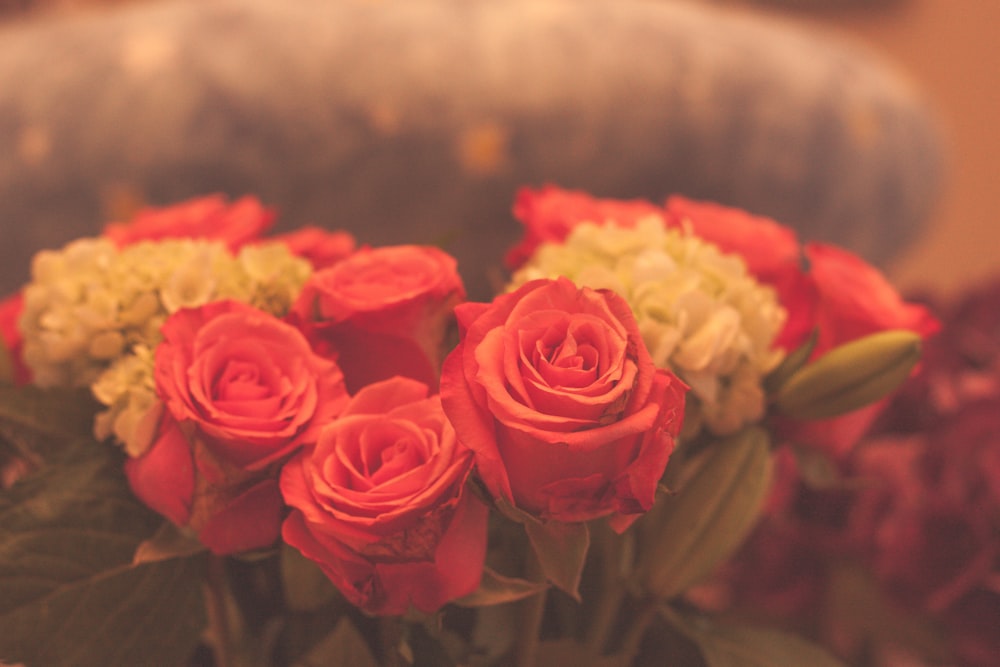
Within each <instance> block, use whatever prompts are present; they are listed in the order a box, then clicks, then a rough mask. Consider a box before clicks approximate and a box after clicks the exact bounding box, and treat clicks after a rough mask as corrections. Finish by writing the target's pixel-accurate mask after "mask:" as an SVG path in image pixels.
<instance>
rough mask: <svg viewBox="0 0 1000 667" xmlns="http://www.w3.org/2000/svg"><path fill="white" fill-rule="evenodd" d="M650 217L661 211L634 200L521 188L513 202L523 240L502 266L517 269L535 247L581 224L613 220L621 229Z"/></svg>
mask: <svg viewBox="0 0 1000 667" xmlns="http://www.w3.org/2000/svg"><path fill="white" fill-rule="evenodd" d="M650 215H655V216H659V217H663V209H660V208H658V207H656V206H654V205H653V204H650V203H649V202H645V201H642V200H638V199H636V200H630V201H622V200H618V199H597V198H595V197H591V196H590V195H588V194H586V193H584V192H579V191H573V190H563V189H561V188H557V187H555V186H553V185H547V186H545V187H543V188H541V189H538V190H532V189H531V188H521V189H520V190H518V191H517V198H516V200H515V201H514V217H515V218H517V219H518V220H520V221H521V224H523V225H524V238H523V239H521V242H520V243H519V244H517V246H515V247H514V248H511V249H510V250H509V251H508V252H507V256H506V257H505V258H504V263H505V264H506V265H507V266H508V267H509V268H511V269H516V268H518V267H520V266H521V265H522V264H524V263H525V262H526V261H528V259H529V258H530V257H531V256H532V255H533V254H534V253H535V250H536V249H537V248H538V246H539V245H541V244H542V243H546V242H555V243H561V242H562V241H565V240H566V237H567V236H569V233H570V231H571V230H572V229H573V227H575V226H576V225H578V224H579V223H581V222H594V223H597V224H601V223H604V222H606V221H608V220H614V221H615V223H616V224H618V225H621V226H623V227H632V226H634V225H635V223H636V222H638V221H639V220H641V219H642V218H645V217H648V216H650Z"/></svg>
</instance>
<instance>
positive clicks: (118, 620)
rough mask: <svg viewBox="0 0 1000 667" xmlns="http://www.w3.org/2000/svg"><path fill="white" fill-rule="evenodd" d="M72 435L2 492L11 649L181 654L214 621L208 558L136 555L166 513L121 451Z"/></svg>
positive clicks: (0, 554) (119, 660)
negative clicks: (207, 595)
mask: <svg viewBox="0 0 1000 667" xmlns="http://www.w3.org/2000/svg"><path fill="white" fill-rule="evenodd" d="M56 428H57V427H53V428H52V429H51V430H50V432H52V431H54V430H55V429H56ZM26 432H27V433H29V435H31V436H37V435H38V434H37V433H36V432H33V431H31V430H30V429H29V430H28V431H26ZM53 442H55V441H53ZM50 444H52V443H50ZM61 445H62V446H61V448H60V449H55V448H53V449H52V450H51V451H50V452H49V457H48V461H47V463H46V465H44V466H43V467H42V468H41V469H40V470H39V471H38V472H35V473H33V474H31V475H28V476H27V477H24V478H23V479H21V480H20V481H19V482H18V483H16V484H15V485H14V486H12V487H11V488H10V489H8V490H6V491H3V492H0V535H3V536H4V539H3V540H2V541H0V591H2V594H0V656H3V658H4V659H5V660H7V661H13V662H24V663H26V664H29V665H52V666H54V667H60V666H63V665H80V666H84V665H112V664H122V665H125V664H129V665H131V664H136V665H138V664H141V665H160V664H162V665H176V664H179V663H180V662H181V661H183V660H184V659H185V658H186V657H187V656H188V655H189V654H190V653H191V651H192V649H193V648H194V646H195V645H196V644H197V642H198V639H199V636H200V633H201V631H202V629H203V628H204V615H203V604H202V591H201V581H202V578H203V577H202V568H203V559H201V558H170V559H164V560H159V561H156V562H148V563H144V564H141V565H135V566H134V565H132V559H133V556H134V554H135V552H136V549H137V547H138V546H139V544H140V543H141V542H142V541H143V540H145V539H147V538H149V537H150V536H151V535H152V534H153V533H154V531H155V530H156V528H157V526H158V525H160V523H161V521H162V519H160V517H158V516H157V515H155V514H154V513H152V512H150V511H149V510H148V509H146V508H145V507H144V506H142V505H141V504H140V503H139V502H138V501H137V500H136V499H135V498H134V497H133V496H132V494H131V492H130V491H129V488H128V484H127V482H126V481H125V478H124V475H123V474H122V471H121V465H122V456H121V454H120V453H118V452H117V451H115V450H114V449H112V448H110V447H108V446H106V445H103V444H101V443H98V442H95V441H94V440H92V439H81V438H76V439H63V440H62V441H61Z"/></svg>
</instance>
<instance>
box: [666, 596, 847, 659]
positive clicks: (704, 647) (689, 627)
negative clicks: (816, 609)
mask: <svg viewBox="0 0 1000 667" xmlns="http://www.w3.org/2000/svg"><path fill="white" fill-rule="evenodd" d="M663 615H664V617H665V618H666V619H667V621H668V622H669V623H670V624H671V625H672V626H673V627H675V628H676V629H677V630H679V631H680V632H681V633H682V634H684V635H685V636H687V637H688V638H690V639H691V640H692V641H693V642H694V643H695V644H697V646H698V648H699V650H700V651H701V654H702V658H703V659H704V660H705V664H706V665H707V666H708V667H785V666H786V665H808V666H809V667H846V666H845V665H844V663H842V662H841V661H840V660H838V659H836V658H834V657H833V656H832V655H830V654H829V653H828V652H827V651H826V650H825V649H823V648H822V647H820V646H818V645H817V644H813V643H812V642H809V641H806V640H805V639H802V638H801V637H797V636H795V635H792V634H788V633H785V632H780V631H778V630H772V629H770V628H763V627H756V626H751V625H738V624H735V623H720V622H715V621H712V620H711V619H709V618H707V617H703V616H693V615H692V616H682V615H680V614H677V613H674V612H671V611H667V610H664V613H663Z"/></svg>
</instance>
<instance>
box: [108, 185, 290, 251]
mask: <svg viewBox="0 0 1000 667" xmlns="http://www.w3.org/2000/svg"><path fill="white" fill-rule="evenodd" d="M274 219H275V213H274V212H273V211H271V210H269V209H266V208H264V207H263V206H261V204H260V202H258V201H257V200H256V199H254V198H253V197H242V198H240V199H238V200H236V201H235V202H233V203H232V204H229V203H227V202H226V199H225V197H223V196H222V195H213V196H209V197H200V198H198V199H190V200H188V201H185V202H182V203H180V204H174V205H173V206H166V207H163V208H147V209H144V210H142V211H139V213H138V214H137V215H136V216H135V218H133V219H132V220H131V221H129V222H113V223H110V224H108V225H106V226H105V227H104V236H106V237H108V238H109V239H111V240H112V241H114V242H115V244H117V245H118V246H119V247H124V246H127V245H130V244H132V243H137V242H139V241H160V240H162V239H168V238H192V239H212V240H217V241H224V242H225V243H226V245H227V246H229V248H230V250H236V249H238V248H239V247H240V246H242V245H244V244H246V243H249V242H250V241H254V240H256V239H257V238H258V237H259V236H260V235H261V234H263V233H264V231H266V230H267V229H268V228H269V227H270V226H271V225H272V224H273V222H274Z"/></svg>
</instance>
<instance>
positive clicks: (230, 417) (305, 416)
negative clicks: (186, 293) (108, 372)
mask: <svg viewBox="0 0 1000 667" xmlns="http://www.w3.org/2000/svg"><path fill="white" fill-rule="evenodd" d="M162 332H163V339H164V340H163V342H162V343H161V344H160V345H159V346H158V347H157V350H156V362H155V370H154V377H155V380H156V391H157V394H158V396H159V398H160V399H161V400H162V401H163V403H164V405H165V412H166V414H165V415H164V417H163V420H162V421H161V423H160V425H159V428H158V431H157V433H156V436H155V438H154V441H153V444H152V445H151V447H150V450H149V451H148V452H147V453H146V454H144V455H143V456H141V457H139V458H136V459H131V460H129V461H128V462H127V463H126V472H127V474H128V477H129V480H130V482H131V485H132V488H133V490H134V491H135V492H136V494H137V495H138V496H139V497H140V498H141V499H142V500H144V501H145V502H146V503H147V504H149V505H150V506H151V507H153V508H154V509H156V510H157V511H160V512H161V513H162V514H164V515H165V516H167V517H168V518H170V519H171V520H172V521H174V522H175V523H177V524H179V525H183V526H190V527H191V528H192V529H193V530H194V531H195V532H197V533H198V535H199V537H200V538H201V540H202V541H203V542H204V543H205V544H206V545H208V546H209V547H210V548H211V549H212V550H213V551H215V552H216V553H231V552H234V551H242V550H245V549H249V548H256V547H262V546H266V545H268V544H270V543H271V542H273V541H274V540H275V539H276V538H277V535H278V533H277V531H278V523H279V518H280V505H281V501H280V494H279V493H278V488H277V466H278V465H279V464H280V463H281V462H283V461H284V460H285V459H287V458H288V457H289V456H290V455H291V454H293V453H294V452H295V450H297V449H298V448H300V447H301V446H303V445H305V444H309V443H313V442H315V441H316V438H317V437H318V434H319V431H320V429H321V428H322V427H323V426H324V425H325V424H327V423H328V422H330V421H332V420H333V419H334V418H335V417H336V416H337V415H338V414H339V413H340V411H341V409H342V408H343V406H344V404H345V403H346V401H347V394H346V391H345V389H344V385H343V378H342V375H341V373H340V371H339V369H338V368H337V366H336V364H334V363H333V362H331V361H329V360H327V359H325V358H322V357H320V356H317V355H316V354H315V353H314V352H313V351H312V350H311V349H310V347H309V344H308V342H307V341H306V339H305V337H304V336H303V335H302V334H301V333H300V332H299V331H298V330H297V329H295V328H294V327H292V326H291V325H289V324H287V323H285V322H282V321H281V320H278V319H277V318H275V317H273V316H271V315H269V314H267V313H264V312H262V311H259V310H256V309H254V308H252V307H250V306H247V305H245V304H241V303H237V302H234V301H220V302H214V303H211V304H209V305H206V306H203V307H201V308H197V309H189V310H181V311H178V312H177V313H175V314H174V315H173V316H171V317H170V318H169V319H168V320H167V321H166V323H165V324H164V325H163V329H162ZM243 526H245V528H242V527H243Z"/></svg>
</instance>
